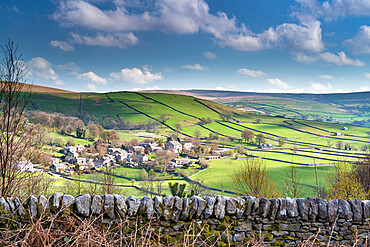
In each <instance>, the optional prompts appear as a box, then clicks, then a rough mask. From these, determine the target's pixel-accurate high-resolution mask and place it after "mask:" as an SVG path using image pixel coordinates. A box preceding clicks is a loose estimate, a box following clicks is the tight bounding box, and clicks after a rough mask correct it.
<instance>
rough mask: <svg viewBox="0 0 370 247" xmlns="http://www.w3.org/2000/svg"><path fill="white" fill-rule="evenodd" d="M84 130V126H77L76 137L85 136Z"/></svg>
mask: <svg viewBox="0 0 370 247" xmlns="http://www.w3.org/2000/svg"><path fill="white" fill-rule="evenodd" d="M85 134H86V130H85V129H84V128H80V127H77V129H76V137H77V138H82V139H83V138H85Z"/></svg>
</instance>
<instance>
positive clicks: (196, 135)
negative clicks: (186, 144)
mask: <svg viewBox="0 0 370 247" xmlns="http://www.w3.org/2000/svg"><path fill="white" fill-rule="evenodd" d="M201 135H202V132H200V130H198V129H196V130H195V131H194V136H195V138H197V139H199V137H200V136H201Z"/></svg>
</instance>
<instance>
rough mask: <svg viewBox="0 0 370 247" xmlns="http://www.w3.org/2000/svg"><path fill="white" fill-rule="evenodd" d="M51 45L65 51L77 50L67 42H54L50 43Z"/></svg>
mask: <svg viewBox="0 0 370 247" xmlns="http://www.w3.org/2000/svg"><path fill="white" fill-rule="evenodd" d="M50 45H51V46H52V47H56V48H59V49H61V50H63V51H74V50H75V48H74V47H73V46H72V45H70V44H68V43H67V42H65V41H59V40H52V41H50Z"/></svg>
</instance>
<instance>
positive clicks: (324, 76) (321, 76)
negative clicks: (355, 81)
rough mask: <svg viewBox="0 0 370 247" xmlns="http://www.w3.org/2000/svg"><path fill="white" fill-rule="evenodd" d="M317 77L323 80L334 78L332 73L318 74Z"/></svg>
mask: <svg viewBox="0 0 370 247" xmlns="http://www.w3.org/2000/svg"><path fill="white" fill-rule="evenodd" d="M319 77H320V78H321V79H324V80H334V77H333V76H332V75H320V76H319Z"/></svg>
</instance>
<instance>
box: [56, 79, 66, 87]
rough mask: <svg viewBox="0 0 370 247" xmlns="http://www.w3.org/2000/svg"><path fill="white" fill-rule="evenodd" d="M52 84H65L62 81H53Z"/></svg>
mask: <svg viewBox="0 0 370 247" xmlns="http://www.w3.org/2000/svg"><path fill="white" fill-rule="evenodd" d="M54 83H55V84H57V85H59V86H61V85H64V84H65V83H64V81H62V80H56V81H54Z"/></svg>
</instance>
